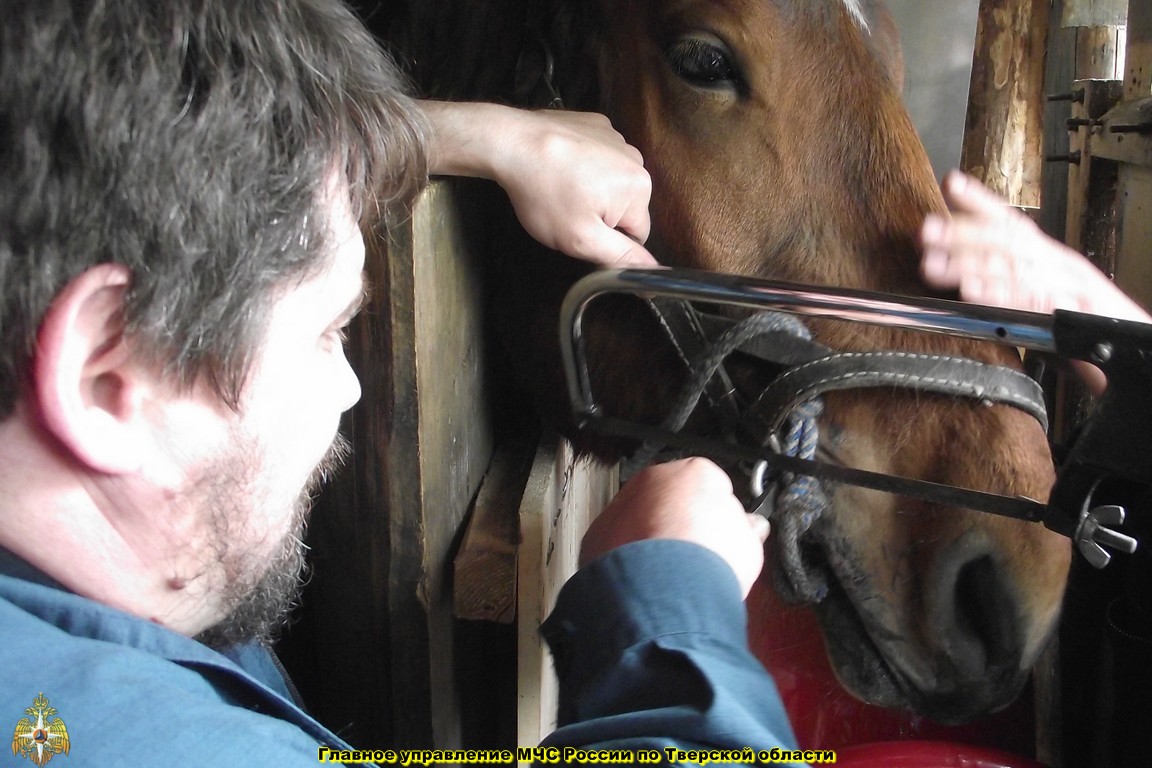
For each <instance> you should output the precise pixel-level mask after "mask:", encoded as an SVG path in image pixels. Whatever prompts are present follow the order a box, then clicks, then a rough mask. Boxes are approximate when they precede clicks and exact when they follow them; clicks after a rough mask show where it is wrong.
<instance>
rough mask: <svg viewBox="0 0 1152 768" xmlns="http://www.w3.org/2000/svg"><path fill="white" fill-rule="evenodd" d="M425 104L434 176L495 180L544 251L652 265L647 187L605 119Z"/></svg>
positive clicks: (636, 154) (637, 163)
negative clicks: (431, 129)
mask: <svg viewBox="0 0 1152 768" xmlns="http://www.w3.org/2000/svg"><path fill="white" fill-rule="evenodd" d="M424 107H425V111H426V112H427V114H428V115H429V117H430V119H431V121H432V127H433V142H432V149H433V151H432V168H431V170H432V172H433V173H442V174H452V175H463V176H479V177H482V178H488V179H492V180H494V181H496V182H497V183H498V184H500V186H501V187H503V189H504V190H505V192H507V194H508V198H509V200H510V201H511V202H512V206H513V208H514V209H515V210H516V216H517V218H519V220H520V223H521V225H523V227H524V229H525V230H526V231H527V232H528V234H530V235H532V237H534V238H536V239H537V240H538V241H540V242H541V243H543V244H544V245H546V246H548V247H549V248H553V249H555V250H558V251H562V252H564V253H566V254H568V255H569V256H573V257H575V258H578V259H583V260H585V261H590V262H593V263H595V264H598V265H600V266H606V267H650V266H655V265H656V260H655V258H653V256H652V254H650V253H649V252H648V251H647V249H645V248H644V245H643V243H644V242H645V241H646V240H647V239H648V233H649V229H650V227H651V219H650V218H649V213H648V202H649V199H650V198H651V195H652V180H651V177H650V176H649V175H648V172H647V171H646V170H645V169H644V159H643V157H642V156H641V155H640V151H639V150H638V149H636V148H635V147H633V146H632V145H630V144H628V142H626V141H625V140H624V137H623V136H621V135H620V134H619V133H617V131H616V130H615V129H614V128H613V127H612V124H611V123H610V122H609V121H608V118H606V117H604V116H603V115H599V114H595V113H590V112H565V111H555V110H541V111H529V110H522V109H512V108H510V107H503V106H498V105H495V104H470V103H452V102H425V103H424Z"/></svg>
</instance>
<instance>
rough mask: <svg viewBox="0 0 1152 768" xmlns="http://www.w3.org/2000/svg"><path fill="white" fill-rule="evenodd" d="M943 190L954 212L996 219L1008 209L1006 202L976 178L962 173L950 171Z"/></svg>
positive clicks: (942, 187) (945, 178)
mask: <svg viewBox="0 0 1152 768" xmlns="http://www.w3.org/2000/svg"><path fill="white" fill-rule="evenodd" d="M941 190H942V191H943V193H944V201H945V202H946V203H948V207H949V208H950V209H951V210H953V211H957V212H962V213H968V214H972V215H978V216H984V217H989V218H992V219H995V218H996V217H997V216H998V215H1000V214H1001V213H1002V212H1003V211H1004V210H1005V208H1007V207H1008V203H1007V201H1006V200H1004V199H1003V198H1001V197H999V196H998V195H997V194H996V193H994V192H993V191H992V190H990V189H988V187H986V186H984V185H983V184H981V183H980V181H979V180H978V179H976V178H975V177H973V176H969V175H968V174H966V173H962V172H960V171H949V172H948V174H947V175H946V176H945V177H944V182H943V184H942V185H941ZM1009 210H1011V209H1010V208H1009Z"/></svg>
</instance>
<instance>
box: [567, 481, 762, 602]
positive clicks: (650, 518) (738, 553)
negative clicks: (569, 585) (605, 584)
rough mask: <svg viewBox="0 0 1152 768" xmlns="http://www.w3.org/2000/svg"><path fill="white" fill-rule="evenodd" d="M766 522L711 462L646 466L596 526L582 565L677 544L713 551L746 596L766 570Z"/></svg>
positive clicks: (584, 546)
mask: <svg viewBox="0 0 1152 768" xmlns="http://www.w3.org/2000/svg"><path fill="white" fill-rule="evenodd" d="M768 533H769V526H768V521H767V520H765V519H764V518H763V517H761V516H759V515H750V514H747V513H745V512H744V507H743V506H742V505H741V504H740V501H739V500H738V499H737V498H736V497H735V496H734V495H732V482H731V480H729V478H728V475H727V474H725V473H724V471H723V470H722V469H720V468H719V467H718V466H716V465H715V464H713V463H712V462H711V461H709V460H707V459H701V458H692V459H681V460H679V461H673V462H669V463H667V464H658V465H656V466H652V467H648V468H647V469H645V470H643V471H642V472H640V473H638V474H637V475H636V476H635V477H633V478H632V479H631V480H629V481H628V482H627V483H626V484H625V485H624V487H623V488H621V489H620V493H618V494H617V495H616V498H614V499H613V500H612V502H611V503H610V504H609V505H608V506H607V507H606V508H605V509H604V511H603V512H601V513H600V515H599V516H598V517H597V518H596V519H595V520H594V521H593V522H592V525H591V526H590V527H589V528H588V532H587V533H586V534H585V535H584V541H583V544H582V546H581V549H580V564H581V565H583V564H585V563H587V562H589V561H590V560H593V559H594V558H596V557H598V556H600V555H602V554H605V553H607V552H609V551H610V550H613V549H615V548H616V547H619V546H622V545H624V544H628V543H631V542H633V541H641V540H645V539H678V540H681V541H690V542H693V543H695V544H699V545H701V546H704V547H707V548H708V549H710V550H712V551H713V552H715V553H716V554H718V555H719V556H720V557H722V558H723V559H724V561H725V562H727V563H728V565H729V566H731V568H732V570H733V571H734V572H735V573H736V578H737V579H738V580H739V582H740V588H741V589H742V590H743V594H744V596H745V597H747V596H748V591H749V590H750V589H752V584H753V583H754V582H755V581H756V577H757V576H759V575H760V570H761V568H763V566H764V542H765V541H766V540H767V538H768Z"/></svg>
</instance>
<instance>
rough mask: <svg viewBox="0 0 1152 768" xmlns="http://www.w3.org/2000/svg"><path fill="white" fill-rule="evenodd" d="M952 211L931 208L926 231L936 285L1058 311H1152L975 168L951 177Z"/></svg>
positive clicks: (929, 269) (924, 266)
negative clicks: (984, 180) (934, 212)
mask: <svg viewBox="0 0 1152 768" xmlns="http://www.w3.org/2000/svg"><path fill="white" fill-rule="evenodd" d="M943 192H944V199H945V201H946V202H947V203H948V207H949V208H950V209H951V210H952V216H951V218H946V217H944V216H936V215H930V216H928V217H927V219H926V220H925V221H924V226H923V227H922V229H921V231H920V243H921V246H922V248H923V251H924V259H923V262H922V263H921V271H922V273H923V275H924V279H925V280H926V281H927V282H928V284H929V285H932V286H934V287H937V288H954V289H957V290H959V292H960V298H962V299H964V300H965V301H971V302H975V303H979V304H990V305H993V306H999V307H1009V308H1011V309H1023V310H1029V311H1032V312H1042V313H1045V314H1047V313H1051V312H1052V311H1054V310H1057V309H1071V310H1075V311H1078V312H1090V313H1092V314H1098V315H1107V316H1109V317H1118V318H1122V319H1127V320H1139V321H1142V322H1149V317H1148V315H1147V314H1146V313H1145V312H1144V311H1143V310H1142V309H1141V308H1140V307H1139V305H1137V304H1136V302H1134V301H1132V299H1130V298H1128V296H1126V295H1125V294H1124V293H1123V291H1121V290H1120V289H1119V288H1117V287H1116V285H1114V284H1113V283H1112V281H1111V280H1109V279H1108V277H1107V276H1106V275H1104V273H1102V272H1101V271H1100V270H1099V269H1097V268H1096V267H1095V266H1094V265H1093V264H1092V263H1091V262H1090V261H1088V259H1086V258H1085V257H1084V256H1082V255H1081V254H1079V253H1077V252H1076V251H1074V250H1072V249H1071V248H1069V247H1067V246H1065V245H1063V244H1062V243H1059V242H1057V241H1056V240H1053V239H1052V238H1050V237H1049V236H1048V235H1046V234H1044V232H1042V231H1041V230H1040V228H1039V227H1038V226H1036V223H1035V222H1033V221H1032V220H1031V219H1029V218H1028V217H1027V216H1025V215H1024V214H1023V213H1021V212H1020V211H1019V210H1017V209H1015V208H1013V207H1011V206H1009V205H1008V204H1007V203H1006V202H1005V201H1004V200H1003V199H1001V198H1000V197H998V196H997V195H995V194H994V193H993V192H991V191H990V190H989V189H988V188H987V187H985V186H984V185H983V184H981V183H980V182H979V181H977V180H976V179H974V178H972V177H971V176H967V175H965V174H963V173H960V172H958V171H954V172H952V173H950V174H948V176H947V177H945V179H944V184H943Z"/></svg>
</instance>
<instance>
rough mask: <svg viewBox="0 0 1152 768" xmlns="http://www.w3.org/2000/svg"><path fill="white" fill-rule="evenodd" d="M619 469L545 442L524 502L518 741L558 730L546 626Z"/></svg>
mask: <svg viewBox="0 0 1152 768" xmlns="http://www.w3.org/2000/svg"><path fill="white" fill-rule="evenodd" d="M618 477H619V476H618V473H617V471H616V468H615V467H612V468H608V467H605V466H603V465H601V464H594V463H592V462H590V461H588V460H586V459H585V460H581V459H577V458H576V457H575V456H574V455H573V453H572V447H571V445H569V444H568V442H567V441H566V440H560V439H557V438H555V437H551V438H546V439H544V440H542V441H541V442H540V450H539V452H538V453H537V454H536V460H535V463H534V464H533V465H532V472H531V474H530V475H529V478H528V485H527V488H526V489H525V491H524V502H523V505H522V506H521V507H520V531H521V537H522V542H523V543H522V544H521V549H520V558H519V563H518V579H519V582H520V584H519V594H518V601H519V608H518V611H517V621H516V626H517V638H518V652H517V663H518V669H517V685H518V688H519V696H518V700H519V705H518V714H517V727H516V731H517V737H516V740H517V743H518V744H520V745H535V744H538V743H539V742H540V740H541V739H543V738H544V737H545V736H547V735H548V734H549V733H551V732H552V731H553V730H555V728H556V704H557V700H558V698H557V697H558V694H559V686H558V682H557V680H556V674H555V672H554V671H553V669H552V655H551V654H550V653H549V652H548V648H547V646H546V645H545V644H544V642H543V640H542V639H541V638H540V624H541V622H543V621H544V619H545V618H546V617H547V616H548V613H549V612H550V611H551V610H552V607H553V606H554V605H555V604H556V596H557V595H558V594H559V593H560V588H561V587H562V586H564V582H566V581H567V580H568V578H569V577H570V576H571V575H572V574H574V573H575V572H576V567H577V561H578V558H579V554H580V540H581V538H582V537H583V536H584V531H586V530H587V529H588V524H589V523H590V522H591V521H592V520H593V519H594V518H595V517H596V515H598V514H599V513H600V510H602V509H603V508H604V506H605V505H606V504H607V503H608V501H609V500H610V499H611V498H612V496H613V495H614V494H615V492H616V487H617V485H618Z"/></svg>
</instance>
